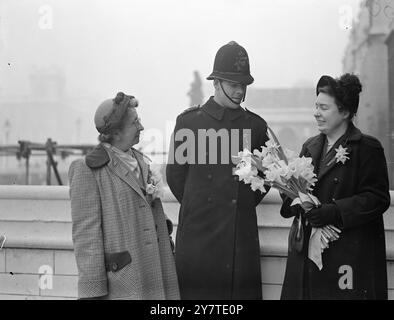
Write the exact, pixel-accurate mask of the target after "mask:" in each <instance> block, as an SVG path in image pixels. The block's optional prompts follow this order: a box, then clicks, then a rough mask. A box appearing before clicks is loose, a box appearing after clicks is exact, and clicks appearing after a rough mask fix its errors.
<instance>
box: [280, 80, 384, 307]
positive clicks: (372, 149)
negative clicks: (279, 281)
mask: <svg viewBox="0 0 394 320" xmlns="http://www.w3.org/2000/svg"><path fill="white" fill-rule="evenodd" d="M361 88H362V87H361V83H360V81H359V79H358V77H357V76H355V75H350V74H345V75H343V76H341V77H340V78H339V79H333V78H332V77H330V76H323V77H321V78H320V80H319V82H318V84H317V88H316V95H317V99H316V109H315V114H314V116H315V118H316V122H317V127H318V129H319V131H320V134H319V135H318V136H315V137H312V138H310V139H308V140H307V141H306V142H305V143H304V145H303V147H302V150H301V156H305V157H312V159H313V164H314V168H315V173H316V174H317V179H318V182H317V183H316V186H315V187H314V190H313V194H314V195H315V196H316V197H317V198H318V199H319V200H320V202H321V203H322V204H321V205H319V206H318V207H315V208H313V209H312V210H310V211H307V212H305V211H304V210H303V209H302V208H301V207H300V205H295V206H291V200H290V199H288V198H285V199H284V202H283V205H282V208H281V215H282V216H283V217H285V218H290V217H293V216H295V218H294V222H293V225H292V227H291V230H290V235H289V253H288V259H287V266H286V273H285V278H284V283H283V289H282V296H281V298H282V299H387V270H386V246H385V233H384V225H383V213H384V212H385V211H386V210H387V208H388V207H389V205H390V194H389V182H388V174H387V164H386V159H385V156H384V150H383V148H382V145H381V144H380V143H379V141H378V140H377V139H375V138H374V137H371V136H368V135H365V134H363V133H361V132H360V130H359V129H357V128H356V127H355V126H354V124H353V122H352V119H353V117H354V115H355V114H356V112H357V108H358V103H359V94H360V92H361ZM298 219H301V226H302V228H301V230H299V231H301V232H299V233H298V234H297V231H296V228H297V225H298V223H297V222H298ZM327 226H329V227H327ZM312 227H314V228H322V227H324V232H323V231H322V239H326V240H327V241H324V242H328V248H325V250H324V251H323V252H322V253H321V255H322V269H321V270H320V268H319V267H318V266H317V265H316V264H315V263H314V262H313V261H312V260H310V259H309V258H308V249H309V241H310V235H311V230H312ZM320 230H321V229H320ZM331 241H332V242H331ZM319 250H320V247H319ZM319 253H320V251H319Z"/></svg>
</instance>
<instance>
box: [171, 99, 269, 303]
mask: <svg viewBox="0 0 394 320" xmlns="http://www.w3.org/2000/svg"><path fill="white" fill-rule="evenodd" d="M182 128H189V129H190V130H192V131H193V133H194V135H195V136H196V137H197V130H198V129H214V130H215V131H217V130H219V129H223V128H224V129H225V130H226V131H227V130H229V129H251V141H248V142H249V143H251V147H252V149H255V148H259V147H261V146H262V145H264V144H265V142H266V141H267V140H268V137H267V124H266V122H265V121H264V120H263V119H262V118H261V117H259V116H258V115H256V114H254V113H252V112H250V111H248V110H246V111H245V110H244V109H242V108H239V109H238V110H230V109H228V108H224V107H221V106H220V105H218V104H217V103H216V102H215V101H214V100H213V98H212V97H211V98H210V99H209V100H208V102H207V103H206V104H205V105H203V106H202V107H194V108H190V109H189V110H187V111H186V112H184V113H183V114H181V115H179V116H178V118H177V122H176V126H175V132H178V130H180V129H182ZM219 141H220V140H219ZM241 141H242V134H240V139H239V141H236V140H235V142H237V144H238V145H239V143H241ZM181 144H182V142H175V144H173V145H172V147H171V150H170V155H171V154H173V152H174V149H173V147H174V146H175V150H176V148H178V147H179V145H181ZM197 145H198V144H197V142H196V148H195V155H196V157H198V155H200V156H201V155H203V156H204V155H205V156H206V159H207V162H208V160H209V156H210V155H212V153H217V154H218V155H221V154H222V153H221V152H222V148H221V146H223V145H224V144H221V143H219V142H218V147H214V148H213V149H212V151H211V152H209V149H208V146H209V144H208V143H207V148H206V149H205V150H199V149H198V146H197ZM237 147H238V146H237ZM240 147H241V148H242V144H241V145H240ZM249 148H250V147H249ZM237 151H238V150H237ZM191 153H193V152H191ZM235 154H237V152H235ZM221 157H222V156H218V163H219V164H192V162H193V160H189V161H188V162H187V163H186V164H183V165H181V164H177V161H174V164H171V161H170V160H169V164H168V165H167V182H168V185H169V187H170V189H171V191H172V192H173V194H174V195H175V197H176V198H177V199H178V201H179V202H180V204H181V207H180V212H179V224H178V230H177V238H176V253H175V259H176V266H177V272H178V279H179V286H180V291H181V299H261V296H262V289H261V273H260V245H259V236H258V228H257V217H256V209H255V208H256V205H257V204H258V203H259V202H260V201H261V200H262V198H263V194H262V193H261V192H260V191H257V192H253V191H252V190H251V189H250V185H245V184H244V183H243V182H239V181H238V177H237V176H235V175H234V174H233V169H234V167H235V165H234V164H233V163H232V161H231V158H229V155H227V156H226V155H224V156H223V158H222V160H225V159H226V158H228V159H227V163H228V164H222V163H223V161H220V158H221ZM224 162H225V161H224Z"/></svg>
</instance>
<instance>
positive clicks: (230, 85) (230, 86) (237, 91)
mask: <svg viewBox="0 0 394 320" xmlns="http://www.w3.org/2000/svg"><path fill="white" fill-rule="evenodd" d="M219 81H220V82H221V83H222V85H221V86H220V83H219ZM219 81H215V98H216V100H217V102H218V103H219V104H220V105H222V106H223V107H228V108H238V107H239V105H240V104H241V102H242V99H243V97H244V94H245V90H246V85H244V84H241V83H235V82H230V81H226V80H219ZM223 90H224V91H225V92H226V94H227V95H228V96H229V97H230V98H231V99H232V100H233V101H234V102H235V103H234V102H232V101H231V100H230V99H229V98H227V97H226V95H225V94H224V92H223Z"/></svg>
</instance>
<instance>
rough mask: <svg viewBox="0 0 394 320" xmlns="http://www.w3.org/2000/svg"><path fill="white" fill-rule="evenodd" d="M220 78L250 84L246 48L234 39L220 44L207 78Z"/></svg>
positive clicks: (250, 78) (251, 81)
mask: <svg viewBox="0 0 394 320" xmlns="http://www.w3.org/2000/svg"><path fill="white" fill-rule="evenodd" d="M213 79H221V80H226V81H230V82H236V83H241V84H244V85H249V84H252V83H253V81H254V79H253V77H252V76H251V75H250V66H249V57H248V53H247V52H246V50H245V49H244V48H243V47H242V46H240V45H239V44H238V43H236V42H235V41H231V42H229V43H227V44H226V45H224V46H222V47H221V48H220V49H219V50H218V52H217V53H216V57H215V62H214V64H213V71H212V73H211V74H210V75H209V76H208V77H207V80H213Z"/></svg>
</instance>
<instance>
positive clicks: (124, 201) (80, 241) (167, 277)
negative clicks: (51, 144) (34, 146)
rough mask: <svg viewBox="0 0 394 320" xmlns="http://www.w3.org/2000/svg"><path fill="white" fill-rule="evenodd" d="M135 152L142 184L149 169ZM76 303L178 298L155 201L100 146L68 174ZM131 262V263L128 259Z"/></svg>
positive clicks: (159, 206)
mask: <svg viewBox="0 0 394 320" xmlns="http://www.w3.org/2000/svg"><path fill="white" fill-rule="evenodd" d="M133 150H134V154H135V156H136V158H137V160H138V163H139V165H140V169H141V172H142V176H143V179H144V181H145V182H146V181H147V175H148V170H149V168H148V164H147V163H145V161H144V156H143V154H141V153H139V152H138V151H137V150H135V149H133ZM69 179H70V197H71V213H72V238H73V243H74V252H75V257H76V262H77V267H78V275H79V279H78V296H79V298H92V297H103V298H104V299H144V300H150V299H179V289H178V282H177V275H176V269H175V262H174V257H173V253H172V249H171V245H170V238H169V232H168V229H167V221H166V216H165V214H164V211H163V207H162V203H161V201H160V199H158V198H156V199H155V200H153V201H149V200H147V198H146V197H145V195H144V193H145V190H144V188H145V185H141V183H139V182H138V179H137V178H136V176H135V174H134V173H132V172H131V171H130V170H129V169H128V168H127V167H126V166H125V165H124V163H123V162H122V161H120V160H119V158H118V157H116V155H114V153H113V152H112V151H111V150H109V149H106V148H104V147H103V146H102V145H99V146H98V147H96V149H95V150H94V151H92V153H90V154H89V155H87V156H86V159H85V160H84V159H79V160H75V161H74V162H73V163H72V164H71V166H70V169H69ZM130 258H131V259H130Z"/></svg>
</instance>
